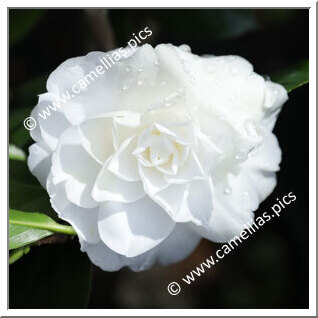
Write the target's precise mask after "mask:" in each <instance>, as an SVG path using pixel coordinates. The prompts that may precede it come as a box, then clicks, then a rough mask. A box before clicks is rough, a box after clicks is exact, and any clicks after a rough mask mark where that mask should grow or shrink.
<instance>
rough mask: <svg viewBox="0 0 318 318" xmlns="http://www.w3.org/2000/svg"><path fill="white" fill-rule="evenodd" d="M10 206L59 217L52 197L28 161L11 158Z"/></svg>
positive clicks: (55, 217) (54, 217)
mask: <svg viewBox="0 0 318 318" xmlns="http://www.w3.org/2000/svg"><path fill="white" fill-rule="evenodd" d="M9 207H10V208H11V209H16V210H20V211H24V212H27V211H31V212H34V211H37V212H41V213H44V214H46V215H48V216H50V217H51V218H53V219H58V217H57V214H56V212H55V211H54V210H53V209H52V207H51V203H50V198H49V196H48V194H47V192H46V191H45V189H43V188H42V187H41V185H40V184H39V182H38V181H37V179H36V178H35V177H34V176H33V175H32V174H31V173H30V171H29V169H28V167H27V163H26V161H19V160H11V159H10V160H9Z"/></svg>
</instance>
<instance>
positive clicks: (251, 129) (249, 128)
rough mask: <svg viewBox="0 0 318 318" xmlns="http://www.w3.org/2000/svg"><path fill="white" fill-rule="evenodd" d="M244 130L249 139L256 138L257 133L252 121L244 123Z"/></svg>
mask: <svg viewBox="0 0 318 318" xmlns="http://www.w3.org/2000/svg"><path fill="white" fill-rule="evenodd" d="M244 127H245V130H246V132H247V134H248V135H249V136H251V137H258V136H259V133H258V131H257V126H256V124H255V122H254V121H253V120H247V121H246V122H245V123H244Z"/></svg>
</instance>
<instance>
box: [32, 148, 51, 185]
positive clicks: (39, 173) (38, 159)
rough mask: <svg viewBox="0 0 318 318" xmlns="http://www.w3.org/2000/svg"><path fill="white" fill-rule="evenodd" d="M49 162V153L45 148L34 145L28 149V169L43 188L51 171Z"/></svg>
mask: <svg viewBox="0 0 318 318" xmlns="http://www.w3.org/2000/svg"><path fill="white" fill-rule="evenodd" d="M51 160H52V155H51V151H50V150H49V149H47V148H46V147H45V146H42V145H41V144H39V143H34V144H33V145H31V146H30V147H29V157H28V167H29V169H30V171H31V173H32V174H33V175H35V176H36V178H37V179H38V180H39V182H40V183H41V185H42V187H44V188H45V187H46V179H47V177H48V174H49V171H50V169H51Z"/></svg>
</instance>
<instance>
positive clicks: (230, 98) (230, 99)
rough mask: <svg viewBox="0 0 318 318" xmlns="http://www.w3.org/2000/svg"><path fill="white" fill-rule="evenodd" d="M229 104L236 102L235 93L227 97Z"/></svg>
mask: <svg viewBox="0 0 318 318" xmlns="http://www.w3.org/2000/svg"><path fill="white" fill-rule="evenodd" d="M228 99H229V101H230V102H234V101H235V100H236V94H235V93H231V94H230V95H229V97H228Z"/></svg>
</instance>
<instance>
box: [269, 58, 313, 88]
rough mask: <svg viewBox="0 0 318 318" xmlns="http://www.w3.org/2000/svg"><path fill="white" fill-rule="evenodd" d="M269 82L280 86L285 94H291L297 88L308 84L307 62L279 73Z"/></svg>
mask: <svg viewBox="0 0 318 318" xmlns="http://www.w3.org/2000/svg"><path fill="white" fill-rule="evenodd" d="M271 80H272V81H274V82H277V83H280V84H282V85H283V86H284V87H285V88H286V90H287V92H288V93H289V92H291V91H292V90H294V89H295V88H297V87H300V86H302V85H304V84H307V83H308V82H309V62H308V60H306V61H302V62H299V63H297V64H295V65H293V66H292V67H289V68H287V69H285V70H282V71H279V72H277V73H276V74H274V75H273V76H271Z"/></svg>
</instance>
